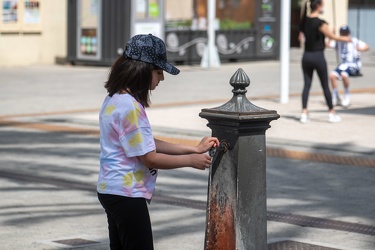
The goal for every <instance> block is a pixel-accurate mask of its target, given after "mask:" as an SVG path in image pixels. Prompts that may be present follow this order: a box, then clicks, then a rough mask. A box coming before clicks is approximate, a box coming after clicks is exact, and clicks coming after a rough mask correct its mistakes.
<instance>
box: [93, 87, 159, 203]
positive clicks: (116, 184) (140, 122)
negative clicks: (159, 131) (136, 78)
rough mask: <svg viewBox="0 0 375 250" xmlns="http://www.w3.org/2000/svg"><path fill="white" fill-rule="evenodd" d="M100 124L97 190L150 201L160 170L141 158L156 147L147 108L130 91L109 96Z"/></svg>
mask: <svg viewBox="0 0 375 250" xmlns="http://www.w3.org/2000/svg"><path fill="white" fill-rule="evenodd" d="M99 123H100V148H101V152H100V173H99V177H98V184H97V191H98V192H99V193H101V194H114V195H120V196H127V197H143V198H146V199H148V200H150V199H151V197H152V195H153V193H154V190H155V184H156V177H157V173H158V172H157V169H149V168H147V167H146V166H144V165H143V164H142V162H141V161H140V160H139V159H138V158H137V156H141V155H145V154H147V153H149V152H151V151H154V150H155V149H156V146H155V140H154V137H153V136H152V131H151V127H150V124H149V121H148V118H147V115H146V112H145V109H144V107H143V106H142V105H141V104H140V103H139V102H137V100H136V99H135V98H134V97H132V96H131V95H129V94H114V95H113V96H112V97H109V96H107V97H106V98H105V100H104V103H103V106H102V108H101V110H100V115H99Z"/></svg>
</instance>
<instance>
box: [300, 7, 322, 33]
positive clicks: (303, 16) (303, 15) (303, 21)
mask: <svg viewBox="0 0 375 250" xmlns="http://www.w3.org/2000/svg"><path fill="white" fill-rule="evenodd" d="M308 3H309V1H306V2H305V6H304V7H303V12H302V15H301V22H300V28H299V29H300V31H303V30H304V29H303V28H304V26H305V22H306V16H307V4H308ZM321 4H322V0H311V1H310V9H311V11H314V10H316V8H318V6H319V5H321Z"/></svg>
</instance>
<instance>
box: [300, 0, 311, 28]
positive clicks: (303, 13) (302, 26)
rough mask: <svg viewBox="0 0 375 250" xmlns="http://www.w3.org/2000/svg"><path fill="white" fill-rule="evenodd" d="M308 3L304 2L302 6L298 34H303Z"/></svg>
mask: <svg viewBox="0 0 375 250" xmlns="http://www.w3.org/2000/svg"><path fill="white" fill-rule="evenodd" d="M309 2H310V1H306V2H305V6H303V7H302V8H303V9H302V12H301V21H300V24H299V31H300V32H304V27H305V22H306V16H307V8H308V6H307V5H308V3H309Z"/></svg>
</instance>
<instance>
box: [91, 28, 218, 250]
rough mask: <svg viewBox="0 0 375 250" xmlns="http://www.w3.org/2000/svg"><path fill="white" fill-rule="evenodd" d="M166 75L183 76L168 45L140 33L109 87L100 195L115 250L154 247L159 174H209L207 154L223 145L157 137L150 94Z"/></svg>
mask: <svg viewBox="0 0 375 250" xmlns="http://www.w3.org/2000/svg"><path fill="white" fill-rule="evenodd" d="M163 71H166V72H168V73H170V74H172V75H177V74H178V73H179V72H180V71H179V70H178V69H177V68H176V67H174V66H173V65H172V64H170V63H168V62H167V56H166V50H165V44H164V42H163V41H162V40H161V39H159V38H157V37H155V36H153V35H151V34H150V35H136V36H134V37H132V38H131V39H130V40H129V41H128V43H127V45H126V48H125V51H124V53H123V55H122V56H120V57H119V58H118V59H117V61H116V62H115V63H114V64H113V66H112V68H111V70H110V73H109V77H108V81H107V82H106V84H105V88H106V89H107V91H108V95H107V96H106V98H105V100H104V102H103V105H102V108H101V110H100V114H99V120H100V147H101V153H100V172H99V177H98V183H97V192H98V199H99V201H100V203H101V204H102V206H103V208H104V209H105V212H106V214H107V219H108V230H109V240H110V248H111V249H132V250H138V249H139V250H151V249H154V248H153V238H152V230H151V222H150V216H149V212H148V207H147V203H150V201H151V198H152V195H153V193H154V190H155V184H156V177H157V175H158V170H159V169H174V168H182V167H192V168H195V169H200V170H204V169H206V168H208V167H209V166H210V165H211V157H210V156H209V155H207V154H205V153H206V152H207V151H208V150H209V149H210V148H212V147H217V146H218V145H219V141H218V139H217V138H214V137H204V138H203V139H202V140H201V142H200V143H199V144H198V145H197V146H195V147H192V146H185V145H179V144H171V143H168V142H164V141H161V140H158V139H155V138H154V137H153V135H152V131H151V127H150V124H149V121H148V119H147V114H146V112H145V108H146V107H148V106H149V104H150V99H149V94H150V92H151V91H152V90H154V89H155V88H156V87H157V86H158V84H159V83H160V81H163V80H164V72H163Z"/></svg>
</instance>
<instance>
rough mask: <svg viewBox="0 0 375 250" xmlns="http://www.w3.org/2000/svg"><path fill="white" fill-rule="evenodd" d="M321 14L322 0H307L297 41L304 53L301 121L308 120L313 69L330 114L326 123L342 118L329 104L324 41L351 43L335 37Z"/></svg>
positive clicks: (338, 120)
mask: <svg viewBox="0 0 375 250" xmlns="http://www.w3.org/2000/svg"><path fill="white" fill-rule="evenodd" d="M323 11H324V1H323V0H311V1H310V0H309V1H306V3H305V6H304V11H303V14H302V20H301V24H300V40H304V44H305V46H304V47H305V51H304V53H303V57H302V70H303V79H304V88H303V92H302V114H301V118H300V122H302V123H307V122H308V121H309V120H310V117H309V113H308V110H307V102H308V97H309V92H310V88H311V83H312V77H313V73H314V70H316V71H317V73H318V77H319V80H320V84H321V86H322V88H323V92H324V98H325V100H326V103H327V106H328V110H329V115H328V121H329V122H340V121H341V118H340V116H338V115H337V114H336V113H335V110H334V108H333V104H332V95H331V91H330V89H329V82H328V70H327V62H326V59H325V57H324V49H325V38H326V37H328V38H329V39H333V40H337V41H342V42H350V40H351V39H350V37H348V36H346V37H345V36H336V35H335V34H334V33H333V32H331V31H330V28H329V26H328V24H327V22H326V21H324V20H322V19H320V18H319V15H320V14H322V13H323Z"/></svg>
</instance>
